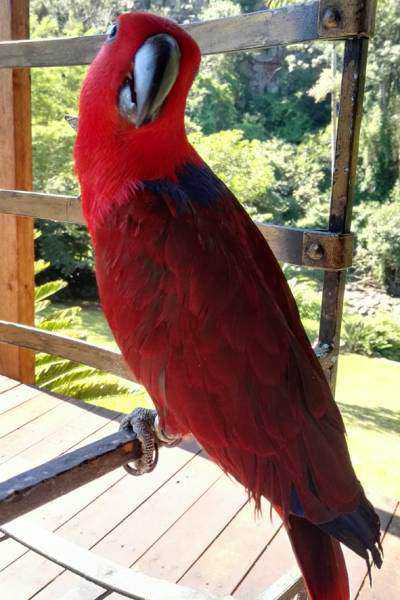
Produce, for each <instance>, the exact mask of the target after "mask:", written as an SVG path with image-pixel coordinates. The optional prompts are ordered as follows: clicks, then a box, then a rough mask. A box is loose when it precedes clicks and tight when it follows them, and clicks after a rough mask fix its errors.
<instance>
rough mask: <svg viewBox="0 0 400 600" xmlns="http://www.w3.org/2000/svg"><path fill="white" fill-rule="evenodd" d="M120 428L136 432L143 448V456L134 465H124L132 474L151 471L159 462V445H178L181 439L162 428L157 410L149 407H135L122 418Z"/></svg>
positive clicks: (142, 473)
mask: <svg viewBox="0 0 400 600" xmlns="http://www.w3.org/2000/svg"><path fill="white" fill-rule="evenodd" d="M120 428H121V429H130V430H131V431H133V432H134V433H136V435H137V438H138V440H139V441H140V443H141V445H142V448H143V454H142V456H141V457H140V458H139V459H138V460H135V461H133V465H134V466H133V467H132V466H131V465H130V464H126V465H124V469H125V470H126V471H127V472H128V473H129V474H130V475H135V476H139V475H144V474H145V473H151V471H153V470H154V469H155V467H156V466H157V463H158V449H159V447H160V446H168V447H172V446H176V445H177V444H179V443H180V441H181V438H180V437H175V436H170V435H168V434H166V433H165V432H164V431H163V430H162V429H161V427H160V426H159V420H158V415H157V411H156V410H151V409H149V408H135V410H134V411H133V412H132V413H131V414H129V415H126V416H125V417H124V418H123V419H122V421H121V425H120Z"/></svg>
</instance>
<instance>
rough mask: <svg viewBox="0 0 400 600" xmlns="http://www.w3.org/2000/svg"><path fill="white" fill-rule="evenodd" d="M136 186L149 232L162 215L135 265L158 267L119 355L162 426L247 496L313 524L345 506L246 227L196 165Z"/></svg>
mask: <svg viewBox="0 0 400 600" xmlns="http://www.w3.org/2000/svg"><path fill="white" fill-rule="evenodd" d="M143 185H144V190H145V194H146V195H147V197H148V198H152V199H153V202H154V203H158V206H159V210H158V211H156V210H153V213H152V214H153V229H154V218H155V217H154V215H155V214H156V213H157V214H159V212H160V211H161V212H162V211H164V212H163V216H162V219H160V220H159V226H158V227H157V231H158V234H157V235H158V237H157V239H160V238H161V239H162V243H159V245H158V247H159V250H158V251H157V257H155V256H154V254H153V255H152V256H151V257H150V252H153V253H154V249H152V250H150V246H151V244H152V243H153V241H154V240H153V238H152V236H151V235H146V240H147V242H146V243H147V246H148V248H149V249H148V251H147V254H146V260H145V261H143V260H142V264H143V265H144V264H146V270H147V271H148V272H150V271H152V272H154V268H153V267H151V265H153V266H154V264H155V263H157V265H158V268H159V269H161V270H162V275H161V276H160V281H159V282H158V283H157V287H156V291H155V292H154V289H155V288H154V278H153V280H152V279H151V277H149V276H148V275H147V279H146V281H147V283H146V285H147V288H146V287H145V288H144V289H143V288H141V289H142V303H143V301H145V302H146V304H147V306H149V305H150V304H151V302H150V299H153V300H152V302H153V304H152V306H153V309H151V310H150V309H149V310H148V311H147V314H148V315H149V317H148V319H146V320H145V321H144V323H145V325H143V324H142V325H141V331H142V332H144V338H145V340H146V341H145V342H143V340H142V342H141V344H140V348H139V350H138V351H137V352H135V353H134V354H135V356H134V357H133V355H132V357H133V358H132V360H131V361H130V362H131V363H134V364H133V365H132V366H133V367H134V371H135V372H137V371H138V369H137V366H138V365H140V368H139V375H140V378H141V381H142V382H143V383H144V385H145V386H146V387H147V388H148V390H149V392H150V394H151V395H152V397H153V399H154V401H155V403H156V405H157V407H158V408H159V411H160V412H161V417H162V418H163V420H164V424H165V426H166V428H167V429H168V428H169V429H171V430H174V429H177V430H180V431H183V432H186V431H191V432H192V433H193V435H194V436H195V437H196V438H197V439H198V440H199V442H200V443H201V444H202V445H203V446H204V447H205V448H206V449H207V451H208V452H209V453H210V455H211V456H212V457H213V458H214V459H215V460H216V461H217V462H218V463H219V464H220V465H221V466H222V468H224V469H225V470H226V471H228V472H230V473H231V474H232V475H234V476H235V477H236V478H237V479H239V480H240V481H241V482H242V483H243V484H244V485H245V486H246V487H247V489H248V490H249V491H250V492H251V494H252V495H253V496H254V497H255V499H256V501H257V502H259V499H260V497H261V495H266V496H267V497H269V498H270V499H271V500H272V501H273V502H274V504H275V505H277V506H281V507H282V508H283V509H284V512H289V510H290V506H291V505H292V504H293V503H294V502H295V503H296V502H297V503H299V504H301V506H302V507H303V510H305V511H306V512H307V514H308V515H310V518H313V519H316V520H329V519H330V518H331V517H332V515H334V514H336V513H337V511H339V510H343V509H344V508H346V507H347V508H351V507H353V505H354V503H355V502H356V501H357V499H358V496H359V494H360V486H359V484H358V482H357V480H356V478H355V476H354V473H353V470H352V467H351V463H350V459H349V456H348V451H347V446H346V442H345V438H344V427H343V423H342V419H341V417H340V413H339V411H338V409H337V407H336V404H335V403H334V401H333V399H332V395H331V392H330V389H329V386H328V384H327V382H326V379H325V377H324V375H323V372H322V370H321V368H320V365H319V363H318V361H317V359H316V358H315V356H314V352H313V350H312V348H311V346H310V343H309V341H308V339H307V336H306V334H305V332H304V329H303V327H302V325H301V322H300V318H299V314H298V311H297V307H296V304H295V301H294V299H293V297H292V294H291V292H290V289H289V287H288V285H287V283H286V280H285V278H284V276H283V273H282V271H281V269H280V267H279V265H278V263H277V261H276V259H275V258H274V256H273V254H272V252H271V250H270V248H269V246H268V244H267V243H266V241H265V240H264V238H263V237H262V235H261V234H260V232H259V230H258V228H257V227H256V226H255V225H254V223H253V222H252V221H251V219H250V218H249V217H248V215H247V214H246V212H245V211H244V209H243V208H242V207H241V206H240V204H239V203H238V202H237V200H236V199H235V197H234V196H233V195H232V194H231V192H230V191H229V190H228V189H227V188H226V186H225V185H224V184H223V183H222V182H221V181H220V180H218V178H217V177H216V176H215V175H214V174H213V173H212V171H211V170H210V169H209V168H208V167H206V166H205V165H203V166H202V167H193V166H192V167H187V168H186V170H185V171H183V172H182V173H181V174H180V175H179V179H178V182H177V183H170V182H163V181H157V182H154V181H153V182H144V184H143ZM147 202H149V200H147ZM161 206H162V209H161V208H160V207H161ZM161 224H162V225H161ZM142 228H143V224H142ZM160 232H162V233H160ZM142 240H144V237H143V236H142ZM149 240H150V241H149ZM142 251H143V249H142ZM150 261H151V263H150ZM150 267H151V268H150ZM131 277H132V278H133V275H132V276H131ZM135 280H136V281H138V280H140V275H138V274H137V273H136V275H135ZM150 288H151V289H150ZM146 289H147V290H148V291H147V292H146ZM160 296H161V297H162V307H163V308H161V305H160ZM143 299H144V300H143ZM136 303H137V299H136ZM166 307H167V308H166ZM156 308H157V310H158V312H157V310H156ZM144 310H145V309H144V308H142V315H143V311H144ZM152 315H153V316H152ZM155 315H157V317H156V316H155ZM142 337H143V336H142ZM144 338H143V339H144ZM128 362H129V360H128ZM160 409H161V410H160ZM333 475H334V476H333Z"/></svg>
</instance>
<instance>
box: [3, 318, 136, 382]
mask: <svg viewBox="0 0 400 600" xmlns="http://www.w3.org/2000/svg"><path fill="white" fill-rule="evenodd" d="M0 340H1V341H2V342H6V343H7V344H12V345H14V346H18V347H19V346H21V347H23V348H29V349H31V350H34V351H35V352H45V353H47V354H53V355H55V356H62V357H63V358H68V359H69V360H72V361H74V362H76V363H81V364H84V365H89V366H90V367H94V368H95V369H100V371H107V372H109V373H113V374H114V375H118V377H123V378H124V379H128V380H130V381H135V379H134V376H133V374H132V373H131V371H130V370H129V369H128V367H127V366H126V363H125V361H124V359H123V358H122V355H121V353H120V352H113V351H112V350H106V349H105V348H101V347H100V346H94V345H93V344H88V343H87V342H82V341H81V340H75V339H73V338H70V337H66V336H62V335H58V334H57V333H50V332H48V331H43V330H42V329H37V328H36V327H29V326H27V325H21V324H19V323H10V322H8V321H1V320H0Z"/></svg>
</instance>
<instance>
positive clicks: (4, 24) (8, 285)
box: [0, 0, 34, 383]
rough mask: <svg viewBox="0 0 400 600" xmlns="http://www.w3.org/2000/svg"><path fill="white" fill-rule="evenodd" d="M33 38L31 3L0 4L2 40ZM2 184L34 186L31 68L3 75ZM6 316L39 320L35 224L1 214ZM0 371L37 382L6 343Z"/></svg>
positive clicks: (0, 278)
mask: <svg viewBox="0 0 400 600" xmlns="http://www.w3.org/2000/svg"><path fill="white" fill-rule="evenodd" d="M28 37H29V2H28V0H14V1H13V2H10V1H9V0H7V1H4V2H2V3H1V4H0V40H1V39H9V38H13V39H20V38H28ZM0 114H1V119H0V153H1V160H0V184H1V185H2V186H7V187H18V188H21V189H29V188H30V187H31V186H32V157H31V146H32V144H31V116H30V79H29V71H28V70H27V69H22V70H18V71H17V70H14V71H12V70H11V69H6V70H4V69H2V70H1V71H0ZM0 231H1V236H0V298H1V302H0V318H3V319H10V320H13V321H18V322H22V323H27V324H29V325H32V324H33V320H34V301H33V295H34V283H33V222H32V219H27V218H25V217H15V216H7V215H0ZM0 373H3V374H4V375H8V376H10V377H13V378H14V379H18V380H19V381H23V382H25V383H33V380H34V355H33V353H32V352H31V351H29V350H26V349H23V348H11V347H10V346H4V345H3V344H1V345H0Z"/></svg>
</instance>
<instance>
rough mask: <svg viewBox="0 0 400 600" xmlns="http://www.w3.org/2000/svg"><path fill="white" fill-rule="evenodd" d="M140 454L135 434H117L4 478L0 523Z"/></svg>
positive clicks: (0, 492) (0, 487)
mask: <svg viewBox="0 0 400 600" xmlns="http://www.w3.org/2000/svg"><path fill="white" fill-rule="evenodd" d="M141 455H142V446H141V444H140V442H139V441H138V439H137V438H136V435H135V434H134V433H133V432H132V433H129V432H127V431H118V432H117V433H114V434H111V435H109V436H107V437H105V438H103V439H101V440H99V441H98V442H94V443H93V444H88V445H87V446H84V447H83V448H78V449H77V450H74V451H72V452H68V453H67V454H63V455H62V456H60V457H58V458H55V459H53V460H50V461H48V462H46V463H44V464H43V465H40V466H39V467H36V468H34V469H31V470H30V471H26V472H24V473H21V474H20V475H17V476H15V477H12V478H11V479H7V480H6V481H3V482H2V483H1V484H0V524H3V523H6V522H7V521H10V520H11V519H15V518H16V517H19V516H21V515H23V514H25V513H26V512H29V511H31V510H33V509H35V508H38V507H39V506H42V504H45V503H46V502H49V501H50V500H54V499H55V498H58V497H59V496H62V495H64V494H66V493H68V492H70V491H71V490H75V489H76V488H78V487H80V486H82V485H84V484H85V483H88V482H90V481H93V480H94V479H97V478H98V477H101V475H104V474H106V473H109V472H110V471H113V470H114V469H116V468H117V467H120V466H122V465H123V464H126V463H127V462H128V461H129V460H132V459H134V458H140V456H141Z"/></svg>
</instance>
